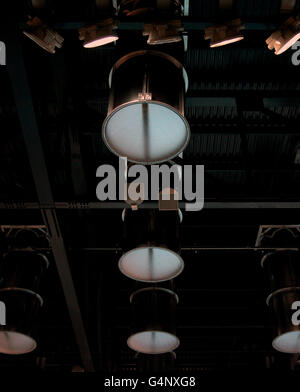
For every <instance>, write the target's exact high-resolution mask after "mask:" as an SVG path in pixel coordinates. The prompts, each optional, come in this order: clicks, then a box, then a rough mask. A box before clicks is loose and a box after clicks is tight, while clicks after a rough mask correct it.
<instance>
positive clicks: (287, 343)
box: [273, 331, 300, 354]
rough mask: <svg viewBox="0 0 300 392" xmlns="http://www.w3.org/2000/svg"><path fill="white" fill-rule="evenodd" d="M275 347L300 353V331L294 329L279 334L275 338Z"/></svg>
mask: <svg viewBox="0 0 300 392" xmlns="http://www.w3.org/2000/svg"><path fill="white" fill-rule="evenodd" d="M273 347H274V348H275V350H277V351H281V352H283V353H291V354H296V353H300V331H292V332H287V333H284V334H282V335H280V336H277V338H275V339H274V340H273Z"/></svg>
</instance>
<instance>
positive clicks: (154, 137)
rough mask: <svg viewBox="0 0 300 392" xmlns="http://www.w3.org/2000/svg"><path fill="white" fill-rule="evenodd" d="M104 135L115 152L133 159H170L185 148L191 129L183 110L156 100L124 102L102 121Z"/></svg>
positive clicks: (145, 162) (154, 160) (144, 160)
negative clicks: (182, 114)
mask: <svg viewBox="0 0 300 392" xmlns="http://www.w3.org/2000/svg"><path fill="white" fill-rule="evenodd" d="M102 129H103V130H102V132H103V139H104V142H105V143H106V145H107V146H108V148H109V149H110V150H111V151H112V152H113V153H114V154H116V155H118V156H122V157H127V159H128V160H129V161H131V162H135V163H143V164H153V163H160V162H165V161H168V160H169V159H171V158H174V157H175V156H177V155H178V154H179V153H180V152H181V151H183V150H184V149H185V147H186V145H187V143H188V141H189V137H190V129H189V125H188V123H187V121H186V120H185V119H184V117H183V116H181V114H180V113H179V112H178V111H177V110H175V109H174V108H172V107H171V106H169V105H165V104H162V103H160V102H156V101H150V102H149V101H147V102H140V101H135V102H131V103H129V104H125V105H121V106H119V107H117V108H116V109H115V110H113V111H112V113H110V115H109V116H108V117H107V118H106V120H105V121H104V123H103V128H102Z"/></svg>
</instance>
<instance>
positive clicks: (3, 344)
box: [0, 331, 37, 354]
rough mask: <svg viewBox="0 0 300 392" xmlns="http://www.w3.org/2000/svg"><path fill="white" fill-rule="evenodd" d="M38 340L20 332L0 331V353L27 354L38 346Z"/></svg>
mask: <svg viewBox="0 0 300 392" xmlns="http://www.w3.org/2000/svg"><path fill="white" fill-rule="evenodd" d="M36 345H37V344H36V341H35V340H34V339H32V338H31V337H30V336H27V335H24V334H22V333H19V332H12V331H0V353H3V354H26V353H29V352H31V351H33V350H34V349H35V348H36Z"/></svg>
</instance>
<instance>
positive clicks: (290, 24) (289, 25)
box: [266, 16, 300, 54]
mask: <svg viewBox="0 0 300 392" xmlns="http://www.w3.org/2000/svg"><path fill="white" fill-rule="evenodd" d="M299 24H300V18H299V17H294V16H292V17H290V18H289V19H288V20H286V21H285V22H284V24H283V25H282V26H281V27H280V29H279V30H277V31H275V32H274V33H273V34H272V35H271V36H270V37H269V38H268V39H267V40H266V43H267V45H268V48H269V49H270V50H273V49H275V54H281V53H283V52H285V51H286V50H288V49H289V48H290V47H291V46H293V45H294V43H295V42H297V41H298V40H299V39H300V28H299Z"/></svg>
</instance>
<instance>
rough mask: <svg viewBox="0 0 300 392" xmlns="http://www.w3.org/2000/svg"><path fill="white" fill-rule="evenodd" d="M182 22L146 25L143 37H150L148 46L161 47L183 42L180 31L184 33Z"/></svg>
mask: <svg viewBox="0 0 300 392" xmlns="http://www.w3.org/2000/svg"><path fill="white" fill-rule="evenodd" d="M182 30H183V28H182V27H181V22H180V20H178V21H176V20H175V21H172V22H169V23H168V24H156V23H153V24H145V25H144V31H143V35H146V36H147V35H148V36H149V38H148V40H147V44H148V45H161V44H169V43H173V42H180V41H182V37H181V36H180V35H179V31H182Z"/></svg>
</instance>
